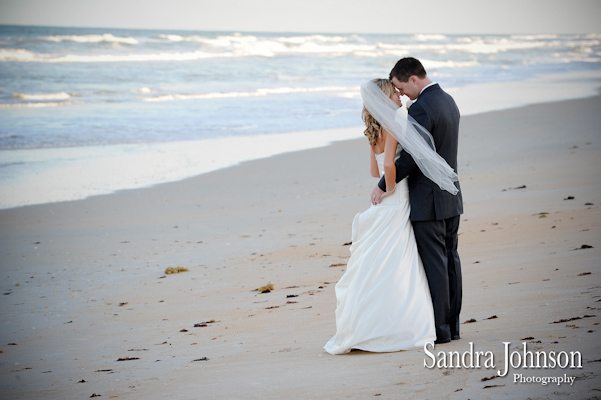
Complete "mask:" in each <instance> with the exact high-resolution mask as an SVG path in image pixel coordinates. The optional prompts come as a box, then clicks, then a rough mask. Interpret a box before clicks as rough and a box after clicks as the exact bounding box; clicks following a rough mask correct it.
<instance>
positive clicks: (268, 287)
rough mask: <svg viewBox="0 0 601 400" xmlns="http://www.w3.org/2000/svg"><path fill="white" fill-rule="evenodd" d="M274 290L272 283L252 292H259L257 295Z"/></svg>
mask: <svg viewBox="0 0 601 400" xmlns="http://www.w3.org/2000/svg"><path fill="white" fill-rule="evenodd" d="M273 289H274V287H273V284H272V283H268V284H267V285H265V286H261V287H260V288H256V289H253V292H259V293H269V292H271V291H272V290H273Z"/></svg>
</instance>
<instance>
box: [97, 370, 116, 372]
mask: <svg viewBox="0 0 601 400" xmlns="http://www.w3.org/2000/svg"><path fill="white" fill-rule="evenodd" d="M94 372H113V370H112V369H99V370H96V371H94Z"/></svg>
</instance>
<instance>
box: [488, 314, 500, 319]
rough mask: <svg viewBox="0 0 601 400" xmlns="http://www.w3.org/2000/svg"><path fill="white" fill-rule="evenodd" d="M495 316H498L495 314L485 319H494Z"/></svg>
mask: <svg viewBox="0 0 601 400" xmlns="http://www.w3.org/2000/svg"><path fill="white" fill-rule="evenodd" d="M496 318H499V317H497V316H496V315H493V316H492V317H488V318H486V319H496Z"/></svg>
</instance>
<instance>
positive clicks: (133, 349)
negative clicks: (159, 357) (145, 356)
mask: <svg viewBox="0 0 601 400" xmlns="http://www.w3.org/2000/svg"><path fill="white" fill-rule="evenodd" d="M127 351H148V349H129V350H127Z"/></svg>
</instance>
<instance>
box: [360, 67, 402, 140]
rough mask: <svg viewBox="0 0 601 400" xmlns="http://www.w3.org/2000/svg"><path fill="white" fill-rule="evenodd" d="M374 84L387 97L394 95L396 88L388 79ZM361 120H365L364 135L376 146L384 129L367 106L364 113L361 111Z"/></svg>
mask: <svg viewBox="0 0 601 400" xmlns="http://www.w3.org/2000/svg"><path fill="white" fill-rule="evenodd" d="M372 82H373V83H375V84H376V85H378V87H379V88H380V89H382V91H383V92H384V93H385V94H386V96H388V97H390V96H392V94H393V93H394V86H392V83H391V82H390V81H389V80H388V79H374V80H372ZM361 118H362V119H363V122H365V130H364V131H363V134H364V135H365V136H367V139H368V140H369V144H370V145H371V146H374V145H375V144H376V142H377V140H378V139H379V138H380V136H381V135H382V127H381V126H380V124H379V123H378V121H376V119H375V118H374V117H372V116H371V114H370V113H369V111H367V110H366V109H365V106H363V111H361Z"/></svg>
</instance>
